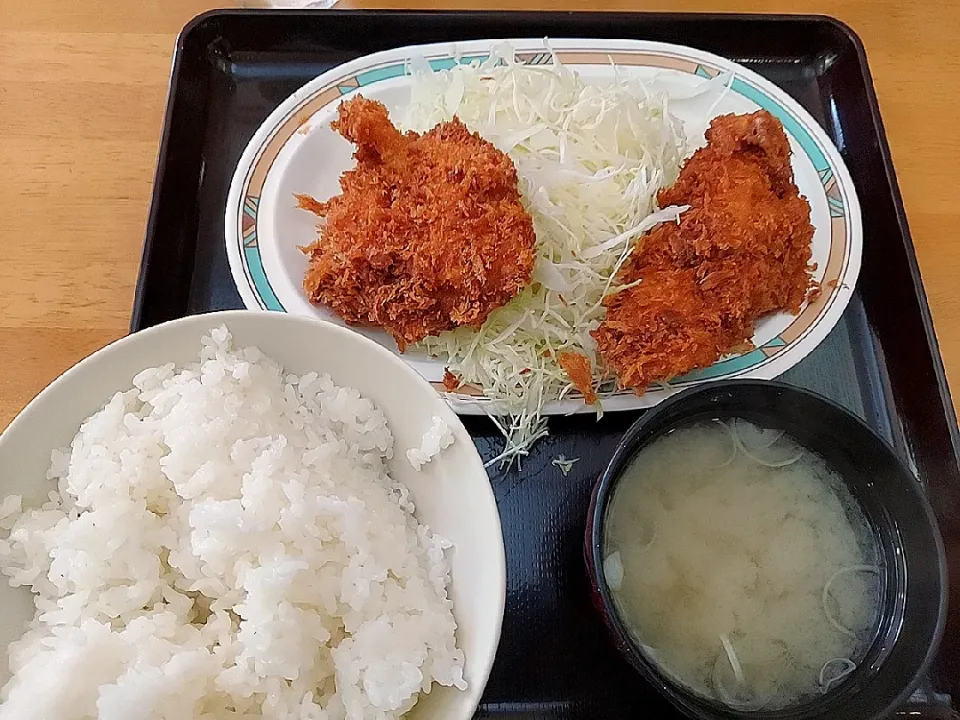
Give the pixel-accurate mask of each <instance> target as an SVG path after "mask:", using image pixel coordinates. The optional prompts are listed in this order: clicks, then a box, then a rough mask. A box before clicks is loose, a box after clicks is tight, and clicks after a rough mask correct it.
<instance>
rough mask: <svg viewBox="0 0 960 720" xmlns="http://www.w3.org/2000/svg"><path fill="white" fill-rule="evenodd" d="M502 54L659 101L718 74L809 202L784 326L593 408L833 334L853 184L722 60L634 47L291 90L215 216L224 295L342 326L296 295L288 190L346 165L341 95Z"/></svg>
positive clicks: (396, 55) (471, 397)
mask: <svg viewBox="0 0 960 720" xmlns="http://www.w3.org/2000/svg"><path fill="white" fill-rule="evenodd" d="M504 42H506V43H509V44H510V45H511V46H512V47H513V48H514V50H515V52H516V55H517V59H518V60H520V61H521V62H524V63H527V64H546V63H549V62H552V60H553V53H555V54H556V56H557V58H558V59H559V60H560V61H561V62H562V63H564V64H565V65H568V66H569V67H571V68H572V69H574V70H576V71H577V72H579V73H580V75H581V76H582V77H583V78H584V79H585V80H587V81H590V80H596V81H601V80H607V79H610V78H611V77H612V73H613V67H612V64H613V63H615V64H616V66H617V69H618V71H619V72H620V73H622V74H623V73H629V74H632V75H636V76H639V77H647V78H650V77H656V78H657V82H658V84H659V85H660V86H662V87H664V88H665V89H666V90H667V92H668V93H674V92H676V93H682V94H683V95H689V94H690V92H691V91H692V90H694V89H696V88H697V87H698V86H699V85H701V84H702V83H704V82H706V81H707V80H708V79H710V78H711V77H715V76H716V75H718V74H720V73H722V72H729V73H733V74H734V80H733V83H732V86H731V92H729V93H727V94H726V95H725V96H724V97H723V99H722V101H721V102H720V103H719V104H718V105H717V107H716V109H715V111H714V112H715V114H716V115H721V114H724V113H731V112H735V113H746V112H753V111H755V110H757V109H758V108H765V109H766V110H769V111H770V112H771V113H772V114H773V115H775V116H776V117H777V118H779V120H780V121H781V122H782V123H783V126H784V129H785V130H786V131H787V135H788V137H789V139H790V145H791V147H792V149H793V170H794V174H795V177H796V183H797V186H798V187H799V188H800V193H801V194H802V195H804V196H805V197H806V198H807V199H808V200H809V202H810V208H811V221H812V223H813V226H814V227H815V228H816V231H815V233H814V237H813V262H815V263H816V264H817V271H816V279H817V280H819V281H820V282H821V283H822V286H823V292H822V293H821V295H820V296H819V297H818V298H817V299H815V300H814V301H813V302H811V303H809V304H807V305H806V306H805V307H804V308H802V310H801V312H800V314H799V315H797V316H792V315H787V314H779V315H774V316H769V317H766V318H764V319H763V320H761V321H760V322H759V323H758V324H757V331H756V334H755V335H754V337H753V342H754V345H755V346H756V349H755V350H753V351H751V352H748V353H744V354H742V355H736V356H731V357H728V358H724V359H722V360H720V361H719V362H717V363H715V364H714V365H712V366H710V367H708V368H705V369H703V370H698V371H695V372H693V373H690V374H689V375H686V376H684V377H682V378H676V379H675V380H673V381H671V383H670V387H669V388H650V389H649V390H647V392H646V393H645V394H644V395H642V396H637V395H635V394H633V393H632V392H629V391H618V392H614V393H609V394H606V395H601V398H602V402H603V407H604V409H605V410H628V409H634V408H642V407H649V406H651V405H655V404H656V403H658V402H659V401H661V400H663V399H664V398H666V397H668V396H669V395H671V394H673V393H674V392H676V391H678V390H681V389H683V388H685V387H689V386H691V385H695V384H700V383H703V382H706V381H710V380H721V379H729V378H734V377H743V378H758V379H771V378H774V377H776V376H778V375H780V374H781V373H783V372H784V371H786V370H788V369H789V368H790V367H792V366H793V365H795V364H796V363H797V362H799V361H800V360H802V359H803V358H804V357H805V356H806V355H807V354H808V353H810V352H811V351H812V350H813V349H814V348H815V347H816V346H817V345H818V344H819V343H820V342H821V341H822V340H823V339H824V338H825V337H826V336H827V334H828V333H829V332H830V330H831V329H833V326H834V325H835V324H836V322H837V320H839V318H840V315H841V314H842V313H843V310H844V308H845V307H846V305H847V302H848V301H849V299H850V296H851V295H852V294H853V288H854V285H855V284H856V280H857V275H858V273H859V271H860V255H861V250H862V239H863V238H862V228H861V223H860V205H859V203H858V201H857V195H856V191H855V189H854V187H853V181H852V180H851V179H850V174H849V173H848V172H847V169H846V167H845V166H844V164H843V160H842V159H841V158H840V154H839V153H838V152H837V149H836V148H835V147H834V146H833V144H832V143H831V142H830V140H829V138H828V137H827V136H826V134H825V133H824V131H823V130H822V129H821V128H820V127H819V125H817V123H816V121H814V119H813V118H812V117H810V115H809V113H807V111H806V110H804V109H803V108H802V107H800V105H799V104H797V102H796V101H794V100H793V99H792V98H790V97H789V96H788V95H787V94H786V93H784V92H783V91H782V90H780V89H779V88H778V87H776V86H775V85H773V84H772V83H771V82H769V81H767V80H765V79H764V78H762V77H760V76H759V75H757V74H756V73H754V72H752V71H750V70H748V69H746V68H744V67H742V66H740V65H738V64H736V63H734V62H731V61H729V60H726V59H724V58H721V57H718V56H716V55H712V54H710V53H706V52H702V51H700V50H694V49H692V48H687V47H682V46H679V45H670V44H665V43H654V42H644V41H637V40H597V39H594V40H577V39H551V40H550V50H546V49H545V44H544V41H543V40H542V39H537V40H533V39H525V40H475V41H471V42H462V43H456V44H451V43H438V44H434V45H418V46H412V47H405V48H398V49H396V50H387V51H384V52H380V53H375V54H373V55H368V56H366V57H362V58H358V59H357V60H353V61H351V62H348V63H345V64H344V65H339V66H337V67H336V68H334V69H332V70H330V71H329V72H326V73H324V74H323V75H321V76H320V77H318V78H316V79H315V80H313V81H311V82H309V83H307V84H306V85H305V86H303V87H302V88H300V89H299V90H297V91H296V92H295V93H294V94H293V95H291V96H290V97H289V98H287V100H285V101H284V102H283V104H281V105H280V107H278V108H277V109H276V110H275V111H274V112H273V114H271V115H270V117H269V118H267V120H266V122H264V123H263V125H262V126H261V127H260V128H259V130H257V132H256V134H255V135H254V136H253V139H252V140H251V141H250V144H249V145H248V146H247V149H246V150H245V152H244V153H243V156H242V157H241V159H240V163H239V165H238V167H237V170H236V173H235V174H234V176H233V182H232V184H231V186H230V194H229V197H228V200H227V208H226V225H225V234H226V247H227V255H228V257H229V259H230V269H231V272H232V273H233V278H234V281H235V282H236V285H237V289H238V290H239V292H240V296H241V298H243V302H244V304H245V305H246V306H247V307H248V308H250V309H260V310H272V311H278V312H288V313H293V314H297V315H305V316H308V317H314V318H321V319H324V320H330V321H332V322H336V323H338V324H341V325H342V324H343V321H341V320H340V319H339V318H338V317H336V316H335V315H334V314H333V313H331V312H330V311H328V310H326V309H325V308H319V307H316V306H313V305H311V304H310V302H309V301H308V300H307V299H306V297H305V296H304V294H303V291H302V289H301V282H302V279H303V274H304V271H305V269H306V265H307V260H306V256H304V255H303V253H301V252H300V250H299V249H298V246H303V245H309V244H310V243H311V242H312V241H313V240H314V239H315V237H316V218H315V217H314V216H313V215H312V214H311V213H307V212H304V211H303V210H299V209H298V208H297V206H296V201H295V199H294V193H306V194H308V195H312V196H313V197H315V198H317V199H318V200H324V199H327V198H329V197H331V196H333V195H335V194H337V193H339V192H340V185H339V180H340V175H341V173H342V172H343V171H344V170H347V169H349V168H350V167H351V166H352V163H353V161H352V159H351V155H352V153H353V146H352V145H350V144H349V143H348V142H347V141H346V140H344V139H342V138H341V137H340V136H339V135H337V134H336V133H335V132H334V131H333V130H331V129H330V121H331V120H333V119H334V117H335V116H336V112H337V107H338V106H339V104H340V101H341V98H343V97H344V96H349V95H351V94H353V93H355V92H358V91H360V92H362V93H363V95H364V96H365V97H369V98H372V99H376V100H380V101H381V102H383V103H384V104H385V105H386V106H387V108H388V109H390V110H391V111H396V110H399V109H400V108H403V107H404V106H405V104H406V103H407V102H408V101H409V97H410V78H409V76H408V75H406V63H407V61H408V60H409V59H410V58H411V57H415V56H421V57H425V58H427V59H428V60H429V62H430V64H431V66H432V67H433V68H434V69H435V70H438V69H444V68H449V67H452V66H453V65H454V64H456V63H457V62H461V63H469V62H472V61H474V60H482V59H484V58H486V57H487V56H488V55H489V53H490V49H491V47H492V46H494V45H497V44H501V43H504ZM678 115H680V119H681V120H682V121H683V122H684V124H685V127H686V129H687V133H688V135H689V136H690V142H691V144H692V145H696V144H697V143H698V142H699V143H702V142H703V131H704V129H705V128H706V125H705V124H704V123H703V118H697V117H684V116H683V115H682V114H680V113H678ZM353 329H354V330H355V331H356V332H359V333H362V334H364V335H366V336H367V337H369V338H371V339H373V340H375V341H376V342H378V343H380V344H381V345H383V346H384V347H387V348H389V349H391V350H393V351H394V352H398V350H397V347H396V344H395V343H394V341H393V339H392V338H391V337H390V336H389V335H388V334H387V333H385V332H383V331H380V330H376V329H371V328H353ZM402 357H403V359H404V360H405V361H406V362H407V363H409V364H410V365H411V366H412V367H413V368H414V369H416V370H417V371H418V372H419V373H420V374H421V375H422V376H423V377H424V378H426V379H427V380H428V381H430V382H431V383H433V384H434V386H435V387H437V389H438V390H439V391H441V392H443V393H444V395H445V396H446V398H447V399H448V400H449V401H450V402H451V404H452V405H453V407H454V409H455V410H456V411H457V412H461V413H467V414H479V413H482V412H484V404H485V403H486V402H488V401H487V400H486V398H483V397H479V396H478V395H479V394H478V391H477V390H476V389H471V388H461V389H460V390H458V391H456V392H453V393H446V392H444V391H443V385H442V383H441V380H442V378H443V372H444V367H445V363H444V361H443V359H434V358H430V357H428V356H427V355H426V354H424V353H420V352H416V351H412V350H408V351H407V352H406V353H404V354H403V355H402ZM585 410H587V411H590V410H592V408H590V407H587V406H585V405H584V403H583V401H582V400H581V399H580V398H579V397H570V396H568V398H566V399H564V400H560V401H551V402H549V403H548V404H547V405H546V407H545V408H544V412H546V413H548V414H563V413H571V412H578V411H585Z"/></svg>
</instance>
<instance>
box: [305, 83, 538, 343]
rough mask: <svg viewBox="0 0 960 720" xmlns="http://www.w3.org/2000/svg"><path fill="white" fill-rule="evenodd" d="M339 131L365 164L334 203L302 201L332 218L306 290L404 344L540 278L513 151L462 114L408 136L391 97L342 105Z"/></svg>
mask: <svg viewBox="0 0 960 720" xmlns="http://www.w3.org/2000/svg"><path fill="white" fill-rule="evenodd" d="M332 126H333V128H334V129H335V130H336V131H338V132H339V133H340V134H341V135H342V136H343V137H345V138H346V139H347V140H349V141H350V142H352V143H355V144H356V145H357V150H356V152H355V153H354V158H355V159H356V162H357V165H356V167H355V168H354V169H352V170H348V171H347V172H345V173H344V174H343V176H342V177H341V178H340V187H341V189H342V194H341V195H338V196H336V197H334V198H332V199H331V200H330V201H328V202H317V201H316V200H314V199H313V198H310V197H308V196H298V200H299V203H300V207H302V208H304V209H306V210H310V211H312V212H314V213H316V214H317V215H319V216H321V217H324V218H326V223H325V224H322V225H321V226H320V236H319V238H318V239H317V241H316V242H314V243H313V244H312V245H310V246H309V247H307V248H303V251H304V252H305V253H306V254H307V255H309V258H310V259H309V265H308V267H307V271H306V275H305V277H304V280H303V287H304V290H305V291H306V293H307V296H308V297H309V298H310V301H311V302H313V303H316V304H320V305H325V306H327V307H329V308H330V309H332V310H333V311H334V312H336V313H337V314H338V315H340V316H341V317H342V318H343V319H344V320H346V321H347V322H348V323H355V324H361V325H372V326H376V327H381V328H383V329H385V330H387V331H388V332H389V333H390V334H391V335H393V337H394V338H395V339H396V341H397V345H398V346H399V347H400V350H401V351H402V350H404V348H405V347H406V345H407V344H408V343H415V342H418V341H419V340H422V339H423V338H424V337H426V336H428V335H436V334H438V333H440V332H442V331H444V330H452V329H454V328H456V327H460V326H470V327H473V328H479V327H480V326H481V325H482V324H483V322H484V321H485V320H486V319H487V316H488V315H489V314H490V313H491V312H492V311H493V310H495V309H496V308H498V307H501V306H502V305H504V304H505V303H506V302H507V301H509V300H510V299H511V298H513V297H514V296H515V295H516V294H517V293H518V292H520V290H522V289H523V288H524V286H526V285H527V284H528V283H529V282H530V275H531V273H532V271H533V263H534V241H535V237H534V232H533V221H532V220H531V218H530V215H529V214H528V213H527V211H526V210H525V209H524V207H523V206H522V205H521V203H520V193H519V190H518V189H517V171H516V168H515V167H514V165H513V162H512V161H511V160H510V158H509V157H507V156H506V155H505V154H504V153H502V152H500V151H499V150H497V149H496V148H495V147H494V146H493V145H492V144H490V143H489V142H487V141H486V140H484V139H483V138H481V137H480V136H479V135H477V134H476V133H471V132H470V131H469V130H467V128H466V126H465V125H463V123H461V122H460V121H459V120H458V119H456V118H455V119H454V120H452V121H451V122H446V123H442V124H440V125H438V126H437V127H435V128H433V129H432V130H430V131H429V132H426V133H424V134H423V135H419V134H417V133H413V132H408V133H406V134H405V135H404V134H401V133H400V131H399V130H397V129H396V128H395V127H394V126H393V125H392V124H391V123H390V119H389V117H388V115H387V110H386V108H385V107H384V106H383V105H382V104H381V103H379V102H376V101H372V100H367V99H365V98H362V97H357V98H355V99H353V100H350V101H348V102H345V103H343V104H341V105H340V108H339V115H338V118H337V120H336V121H334V123H333V125H332Z"/></svg>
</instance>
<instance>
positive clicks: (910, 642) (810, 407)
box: [585, 380, 947, 720]
mask: <svg viewBox="0 0 960 720" xmlns="http://www.w3.org/2000/svg"><path fill="white" fill-rule="evenodd" d="M728 418H741V419H744V420H747V421H749V422H752V423H755V424H757V425H760V426H763V427H769V428H777V429H780V430H783V431H784V432H785V433H786V434H787V435H789V436H792V438H793V439H794V440H795V441H796V442H798V443H799V444H801V445H803V446H804V447H806V448H807V449H808V450H811V451H813V452H814V453H816V454H817V455H819V456H820V457H821V458H823V459H824V460H825V461H826V462H827V463H828V465H830V466H831V468H832V469H833V470H834V471H836V472H837V473H838V474H839V475H840V477H841V478H843V479H844V481H845V482H846V484H847V487H848V488H849V490H850V493H851V495H852V496H853V498H854V499H855V500H856V501H857V502H858V503H859V505H860V508H861V509H862V510H863V513H864V515H865V516H866V519H867V522H868V523H869V525H870V526H871V529H872V530H873V532H874V534H875V536H876V538H877V545H878V548H879V551H880V553H881V555H882V556H883V565H884V567H883V572H882V574H881V577H880V593H881V596H880V597H881V602H880V613H879V619H878V621H877V623H876V625H875V628H874V635H873V640H872V643H871V644H870V645H869V647H868V648H867V650H866V654H865V655H864V656H863V658H862V659H861V660H860V663H859V664H858V666H857V668H856V669H855V670H854V671H853V672H852V673H850V674H849V675H848V676H847V677H846V678H844V679H843V680H842V681H841V682H838V683H837V684H836V685H834V686H833V687H832V688H831V689H830V690H829V691H828V692H826V693H824V694H823V695H821V696H819V697H817V698H815V699H812V700H808V701H805V702H803V703H799V704H797V705H793V706H789V707H787V708H784V709H780V710H753V711H744V710H737V709H734V708H731V707H730V706H728V705H726V704H723V703H721V702H720V701H718V700H713V699H710V698H707V697H705V696H703V695H701V694H698V693H694V692H693V691H691V690H689V689H688V688H686V687H685V686H684V685H682V684H680V683H678V682H676V681H675V680H674V679H672V678H670V677H668V676H667V675H666V674H664V673H663V672H661V670H660V669H659V668H658V665H657V664H656V662H655V661H654V660H653V659H652V658H650V657H649V656H647V655H646V654H645V653H644V652H643V650H641V648H640V643H639V641H638V640H637V639H636V638H635V636H634V635H632V634H631V632H630V631H629V630H628V629H627V627H626V625H625V623H624V621H623V620H622V619H621V617H620V615H619V614H618V610H617V606H616V605H615V603H614V600H613V597H612V595H611V591H610V587H609V586H608V584H607V581H606V579H605V577H604V572H603V560H604V557H605V555H604V531H605V520H606V516H607V512H608V509H609V507H610V501H611V498H612V497H613V494H614V491H615V490H616V488H617V486H618V483H619V481H620V479H621V477H623V471H624V470H625V469H626V468H627V467H628V466H629V465H630V464H631V461H632V460H633V458H634V457H635V456H636V455H637V454H638V453H639V452H640V451H641V450H643V448H645V447H646V446H648V445H649V444H651V443H653V442H654V441H655V440H657V439H658V438H660V437H662V436H664V435H665V434H667V433H669V432H670V431H672V430H674V429H676V428H680V427H684V426H687V425H691V424H694V423H698V422H700V423H703V422H709V421H710V420H713V419H720V420H723V419H728ZM585 557H586V563H587V569H588V572H589V575H590V580H591V585H592V590H593V600H594V604H595V605H596V607H597V609H598V611H599V612H600V613H601V615H602V616H603V619H604V622H605V624H606V626H607V628H608V630H609V631H610V634H611V636H612V638H613V640H614V643H615V644H616V645H617V647H618V649H619V650H620V652H621V653H622V654H623V656H624V657H625V658H626V659H627V661H628V662H629V663H630V664H631V665H632V666H633V667H634V668H635V669H636V670H637V671H638V672H639V673H640V674H641V675H642V676H643V677H644V678H645V679H646V680H647V681H648V682H649V683H650V684H652V685H653V686H654V687H656V688H657V690H659V691H660V692H661V693H662V694H663V695H665V696H666V697H667V699H669V700H670V701H671V702H672V703H673V704H674V705H675V706H676V707H677V708H678V709H680V710H681V711H682V712H684V713H686V714H687V715H688V716H690V717H694V718H705V719H707V720H714V719H716V720H730V719H733V718H758V719H759V718H764V719H768V720H808V719H812V718H818V720H866V719H868V718H880V717H884V716H886V715H887V714H889V713H890V712H892V711H893V710H894V709H895V708H896V707H897V706H898V705H900V704H901V703H903V702H904V701H905V700H906V699H907V698H908V697H909V695H910V694H911V693H912V692H913V690H914V689H915V688H916V685H917V683H919V681H920V679H921V677H922V675H923V673H924V672H925V671H926V669H927V667H928V665H929V663H930V662H931V660H932V658H933V656H934V654H935V653H936V649H937V645H938V643H939V641H940V638H941V635H942V633H943V626H944V621H945V617H946V602H947V601H946V592H947V580H946V560H945V557H944V549H943V541H942V539H941V537H940V532H939V530H938V528H937V523H936V519H935V517H934V515H933V510H932V509H931V507H930V503H929V502H928V500H927V498H926V496H925V494H924V490H923V488H922V486H921V484H920V482H919V481H918V480H917V478H916V477H915V476H914V475H913V474H912V473H911V472H910V470H909V469H907V467H906V465H905V464H904V463H903V462H902V461H901V460H900V459H899V457H898V456H897V455H896V453H895V452H894V451H893V450H892V448H891V447H890V446H889V445H888V444H887V443H886V442H885V441H884V440H882V439H881V438H880V437H879V436H878V435H877V434H876V433H874V432H873V430H871V429H870V428H869V427H868V426H867V425H866V424H865V423H863V422H862V421H861V420H860V419H859V418H857V417H856V416H854V415H852V414H851V413H849V412H848V411H846V410H844V409H843V408H841V407H840V406H839V405H837V404H835V403H833V402H832V401H830V400H827V399H826V398H823V397H821V396H819V395H816V394H814V393H811V392H808V391H806V390H801V389H799V388H795V387H791V386H789V385H785V384H783V383H778V382H766V381H753V380H733V381H727V382H717V383H712V384H708V385H705V386H702V387H700V388H695V389H693V390H690V391H686V392H683V393H680V394H678V395H676V396H674V397H672V398H670V399H668V400H666V401H664V402H663V403H661V404H660V405H658V406H657V407H656V408H655V409H653V410H650V411H648V412H647V413H646V414H645V415H643V416H642V417H641V418H640V419H639V420H637V422H636V423H634V424H633V426H632V427H631V428H630V429H629V430H628V431H627V432H626V434H625V435H624V437H623V439H622V440H621V441H620V444H619V445H618V446H617V449H616V452H615V453H614V455H613V457H612V459H611V460H610V463H609V465H608V466H607V468H606V470H605V471H604V473H603V474H602V475H601V477H600V479H599V480H598V482H597V485H596V487H595V488H594V491H593V499H592V501H591V504H590V511H589V516H588V519H587V528H586V538H585Z"/></svg>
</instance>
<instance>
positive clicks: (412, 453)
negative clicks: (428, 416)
mask: <svg viewBox="0 0 960 720" xmlns="http://www.w3.org/2000/svg"><path fill="white" fill-rule="evenodd" d="M453 440H454V438H453V431H452V430H451V429H450V426H449V425H447V422H446V420H444V419H443V418H442V417H438V416H437V415H434V416H433V422H432V424H431V425H430V429H429V430H427V431H426V432H425V433H424V434H423V438H422V439H421V440H420V447H418V448H410V449H409V450H407V460H409V461H410V464H411V465H413V469H414V470H419V469H420V468H422V467H423V466H424V465H426V464H427V463H428V462H430V461H431V460H433V458H435V457H436V456H437V455H439V454H440V453H441V452H442V451H443V450H446V449H447V448H448V447H450V446H451V445H453Z"/></svg>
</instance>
